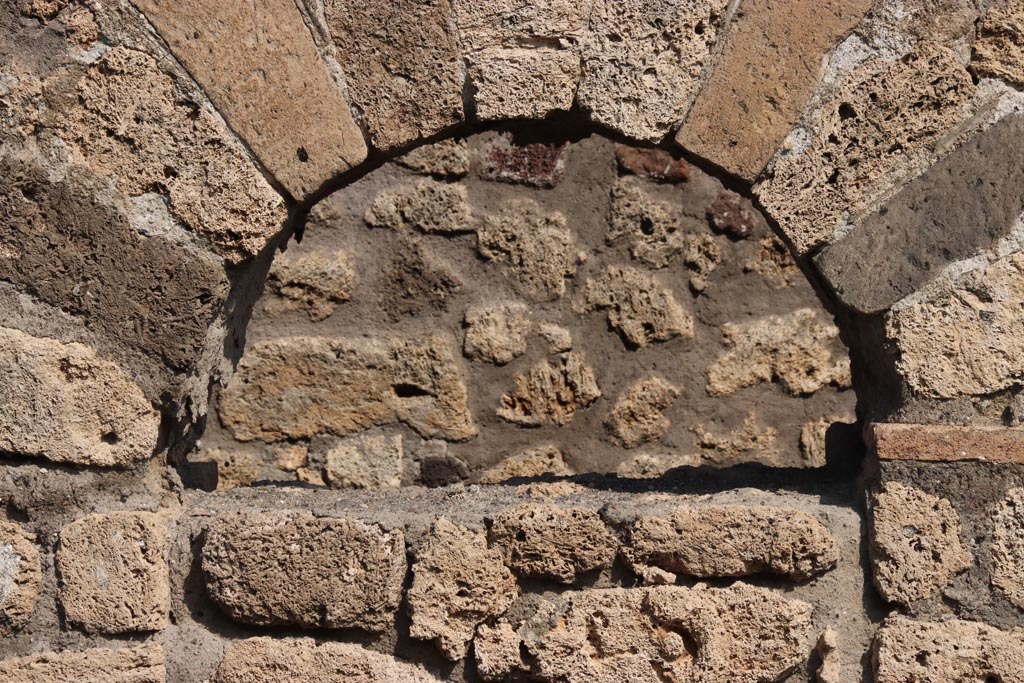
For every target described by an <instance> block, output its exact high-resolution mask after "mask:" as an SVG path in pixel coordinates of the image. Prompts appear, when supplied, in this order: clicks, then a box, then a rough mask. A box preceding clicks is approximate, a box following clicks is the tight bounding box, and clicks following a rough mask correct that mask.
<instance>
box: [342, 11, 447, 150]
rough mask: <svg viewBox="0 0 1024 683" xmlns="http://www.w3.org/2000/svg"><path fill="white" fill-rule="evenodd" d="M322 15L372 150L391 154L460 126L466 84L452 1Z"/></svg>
mask: <svg viewBox="0 0 1024 683" xmlns="http://www.w3.org/2000/svg"><path fill="white" fill-rule="evenodd" d="M324 15H325V18H326V20H327V27H328V30H329V31H330V34H331V38H332V40H333V41H334V46H335V47H336V48H337V50H338V62H339V63H340V65H341V68H342V70H343V71H344V72H345V84H346V86H347V87H348V95H349V98H351V100H352V104H353V105H355V106H356V107H358V108H359V111H360V112H361V114H362V120H363V122H364V124H365V125H366V128H367V130H368V132H369V134H370V143H371V144H372V145H373V146H374V147H376V148H377V149H381V150H390V149H394V148H395V147H400V146H402V145H404V144H407V143H409V142H411V141H414V140H417V139H419V138H425V137H430V136H431V135H434V134H436V133H438V132H440V131H442V130H444V129H445V128H448V127H450V126H453V125H455V124H457V123H459V122H461V121H462V119H463V113H462V86H463V82H464V80H465V77H464V76H463V74H462V65H461V59H460V56H459V49H458V45H457V41H456V36H455V27H454V21H453V18H452V7H451V3H450V2H449V0H399V1H398V2H394V1H393V0H385V1H383V2H363V1H362V0H327V1H326V2H324Z"/></svg>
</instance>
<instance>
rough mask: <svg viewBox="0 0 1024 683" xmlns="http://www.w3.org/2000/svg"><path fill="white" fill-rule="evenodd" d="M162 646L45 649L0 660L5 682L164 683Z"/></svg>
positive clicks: (0, 669)
mask: <svg viewBox="0 0 1024 683" xmlns="http://www.w3.org/2000/svg"><path fill="white" fill-rule="evenodd" d="M164 659H165V656H164V649H163V648H162V647H161V646H159V645H155V644H146V645H140V646H138V647H132V648H127V647H126V648H121V649H118V650H112V649H106V648H97V649H93V650H81V651H78V652H71V651H66V652H47V653H44V654H36V655H29V656H26V657H14V658H11V659H0V680H3V681H5V683H67V682H68V681H78V682H79V683H167V669H166V668H165V666H164Z"/></svg>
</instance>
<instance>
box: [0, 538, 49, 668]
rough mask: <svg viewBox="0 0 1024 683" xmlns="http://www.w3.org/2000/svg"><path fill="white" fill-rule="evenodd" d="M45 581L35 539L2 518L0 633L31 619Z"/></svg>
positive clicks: (0, 540) (15, 627)
mask: <svg viewBox="0 0 1024 683" xmlns="http://www.w3.org/2000/svg"><path fill="white" fill-rule="evenodd" d="M42 583H43V570H42V566H41V565H40V563H39V549H38V548H37V547H36V544H35V539H34V538H33V537H32V536H30V535H29V534H28V533H27V532H26V531H24V530H23V529H22V528H21V527H20V526H18V525H17V524H15V523H14V522H0V637H8V636H11V635H12V634H14V632H15V631H17V630H19V629H20V628H21V627H22V626H24V625H25V623H26V622H28V620H29V618H30V617H31V616H32V611H33V610H34V609H35V607H36V602H37V601H38V600H39V591H40V589H41V587H42ZM2 666H3V665H2V664H0V667H2Z"/></svg>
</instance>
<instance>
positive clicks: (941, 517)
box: [869, 482, 973, 605]
mask: <svg viewBox="0 0 1024 683" xmlns="http://www.w3.org/2000/svg"><path fill="white" fill-rule="evenodd" d="M869 550H870V553H871V564H872V579H873V581H874V584H875V587H876V588H877V589H878V592H879V593H881V595H882V597H883V598H885V599H886V600H888V601H890V602H896V603H899V604H901V605H909V604H910V603H912V602H915V601H917V600H923V599H926V598H930V597H933V596H936V595H938V594H939V593H941V592H942V591H943V589H945V588H946V586H947V585H949V583H950V581H952V579H953V577H954V576H955V575H956V574H958V573H960V572H962V571H964V570H965V569H967V568H968V567H970V566H971V564H972V562H973V557H972V555H971V551H970V550H968V549H967V548H966V547H965V546H964V544H963V543H962V542H961V540H960V516H959V515H958V514H957V511H956V510H954V509H953V506H952V505H950V503H949V501H948V500H946V499H944V498H938V497H936V496H933V495H931V494H929V493H925V492H924V491H921V490H919V489H916V488H912V487H910V486H905V485H903V484H900V483H899V482H887V483H886V484H885V486H884V487H883V488H882V490H881V491H880V492H878V493H877V494H876V495H875V496H874V503H873V506H872V510H871V525H870V545H869Z"/></svg>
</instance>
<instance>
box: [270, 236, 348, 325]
mask: <svg viewBox="0 0 1024 683" xmlns="http://www.w3.org/2000/svg"><path fill="white" fill-rule="evenodd" d="M352 259H353V257H352V255H351V254H350V253H349V252H347V251H341V250H337V251H330V252H321V251H316V252H311V253H305V254H302V255H301V256H293V255H292V254H289V253H288V252H285V253H284V254H282V255H281V256H278V257H277V258H276V259H275V260H274V265H273V267H272V268H271V269H270V275H269V277H268V279H267V285H268V286H269V287H270V289H271V290H272V291H274V292H275V293H277V294H278V295H279V296H280V297H282V298H284V299H286V300H287V302H288V303H287V304H286V305H287V307H288V308H299V309H302V310H305V311H306V313H307V314H308V315H309V317H310V319H312V320H314V321H320V320H323V319H325V318H327V317H329V316H330V315H331V314H332V313H334V309H335V308H336V307H337V305H338V304H339V303H342V302H344V301H348V300H349V299H350V298H351V297H352V290H353V288H354V287H355V278H356V274H355V268H354V266H353V263H352Z"/></svg>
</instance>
